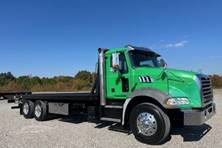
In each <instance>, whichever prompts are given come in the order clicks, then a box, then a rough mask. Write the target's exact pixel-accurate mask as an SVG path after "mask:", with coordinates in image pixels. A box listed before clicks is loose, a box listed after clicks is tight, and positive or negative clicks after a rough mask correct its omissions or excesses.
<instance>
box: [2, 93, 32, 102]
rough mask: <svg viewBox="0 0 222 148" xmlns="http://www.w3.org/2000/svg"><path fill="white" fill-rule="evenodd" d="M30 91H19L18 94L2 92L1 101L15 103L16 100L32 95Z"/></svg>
mask: <svg viewBox="0 0 222 148" xmlns="http://www.w3.org/2000/svg"><path fill="white" fill-rule="evenodd" d="M31 94H32V92H30V91H20V92H19V91H18V92H0V100H8V103H14V102H15V101H16V99H18V98H21V96H24V95H31Z"/></svg>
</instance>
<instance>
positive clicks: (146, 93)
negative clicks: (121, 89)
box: [122, 88, 171, 125]
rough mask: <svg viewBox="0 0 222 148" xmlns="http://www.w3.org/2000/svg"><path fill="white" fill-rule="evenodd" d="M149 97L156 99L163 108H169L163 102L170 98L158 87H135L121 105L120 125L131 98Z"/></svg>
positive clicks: (123, 122)
mask: <svg viewBox="0 0 222 148" xmlns="http://www.w3.org/2000/svg"><path fill="white" fill-rule="evenodd" d="M139 96H141V97H150V98H153V99H155V100H156V101H158V102H159V103H160V104H161V105H162V106H163V107H164V108H169V106H166V104H165V102H166V100H167V99H169V98H171V97H170V96H169V95H167V94H166V93H164V92H161V91H160V90H158V89H153V88H142V89H137V90H135V91H134V92H132V94H130V95H129V98H128V99H127V100H126V101H125V103H124V105H123V113H122V125H124V124H125V116H126V110H127V108H128V105H129V104H130V102H131V101H132V100H134V99H135V98H136V97H139Z"/></svg>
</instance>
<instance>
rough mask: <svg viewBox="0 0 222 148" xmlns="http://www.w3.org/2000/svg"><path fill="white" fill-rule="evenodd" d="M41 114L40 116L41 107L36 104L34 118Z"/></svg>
mask: <svg viewBox="0 0 222 148" xmlns="http://www.w3.org/2000/svg"><path fill="white" fill-rule="evenodd" d="M41 114H42V109H41V106H40V105H39V104H37V105H36V106H35V116H36V117H38V118H39V117H40V116H41Z"/></svg>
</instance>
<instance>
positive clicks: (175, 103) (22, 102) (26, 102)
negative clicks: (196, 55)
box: [16, 45, 216, 144]
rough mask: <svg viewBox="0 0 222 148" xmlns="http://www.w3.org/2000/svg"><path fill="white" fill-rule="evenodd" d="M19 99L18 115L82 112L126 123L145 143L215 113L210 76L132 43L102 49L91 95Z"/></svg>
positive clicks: (160, 139) (44, 117)
mask: <svg viewBox="0 0 222 148" xmlns="http://www.w3.org/2000/svg"><path fill="white" fill-rule="evenodd" d="M16 102H18V108H19V109H20V114H22V115H23V116H24V117H25V118H33V117H34V118H35V119H36V120H37V121H44V120H47V117H48V115H49V114H60V115H70V114H72V112H73V111H74V110H82V111H84V112H86V113H87V115H88V117H89V118H91V119H99V120H101V121H111V122H116V123H120V124H122V126H123V127H124V128H126V129H128V130H129V131H131V132H132V133H133V134H134V136H135V138H136V139H137V140H139V141H141V142H143V143H147V144H160V143H163V142H164V141H166V139H167V138H168V137H169V135H170V130H171V127H172V126H174V124H181V125H201V124H204V123H205V122H206V121H207V120H208V119H210V118H211V117H212V116H213V115H214V114H215V112H216V111H215V103H214V101H213V91H212V85H211V81H210V79H209V77H208V76H206V75H204V74H199V73H195V72H189V71H182V70H176V69H170V68H167V67H166V64H165V62H164V60H162V59H160V55H159V54H158V53H156V52H154V51H152V50H150V49H148V48H144V47H136V46H132V45H127V46H125V47H123V48H114V49H103V48H99V49H98V64H97V80H96V81H95V84H94V86H93V88H92V90H91V92H89V93H77V92H76V93H75V92H71V93H29V94H21V95H20V96H19V97H17V100H16Z"/></svg>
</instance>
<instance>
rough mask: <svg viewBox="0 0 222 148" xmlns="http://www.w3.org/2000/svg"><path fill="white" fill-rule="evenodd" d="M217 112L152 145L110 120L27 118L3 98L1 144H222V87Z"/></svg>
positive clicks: (24, 147)
mask: <svg viewBox="0 0 222 148" xmlns="http://www.w3.org/2000/svg"><path fill="white" fill-rule="evenodd" d="M215 102H216V104H217V114H216V115H215V116H214V117H213V118H212V119H211V120H210V121H208V122H207V123H206V124H204V125H202V126H197V127H193V126H191V127H185V128H183V129H173V130H172V136H171V139H170V140H169V141H168V142H166V143H165V144H163V145H160V146H150V145H146V144H142V143H140V142H138V141H136V140H135V138H134V136H133V135H132V134H131V135H129V134H127V133H124V132H117V131H114V130H112V127H113V125H112V124H111V123H108V122H103V123H89V122H86V121H84V119H81V118H80V117H78V119H75V118H57V119H53V120H50V121H46V122H37V121H35V120H34V119H29V120H27V119H24V118H23V116H20V115H19V111H18V110H11V109H10V107H11V106H12V104H7V103H6V101H0V117H1V119H0V147H1V148H8V147H10V148H16V147H19V148H30V147H31V148H39V147H41V148H44V147H53V148H56V147H70V148H71V147H72V148H89V147H90V148H91V147H96V148H100V147H101V148H104V147H106V148H114V147H116V148H130V147H132V148H134V147H141V148H143V147H144V148H147V147H157V148H158V147H171V148H172V147H175V148H177V147H198V148H200V147H201V148H203V147H206V148H208V147H214V148H216V147H218V148H220V147H222V123H221V122H222V120H221V115H222V107H221V106H222V90H215Z"/></svg>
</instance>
